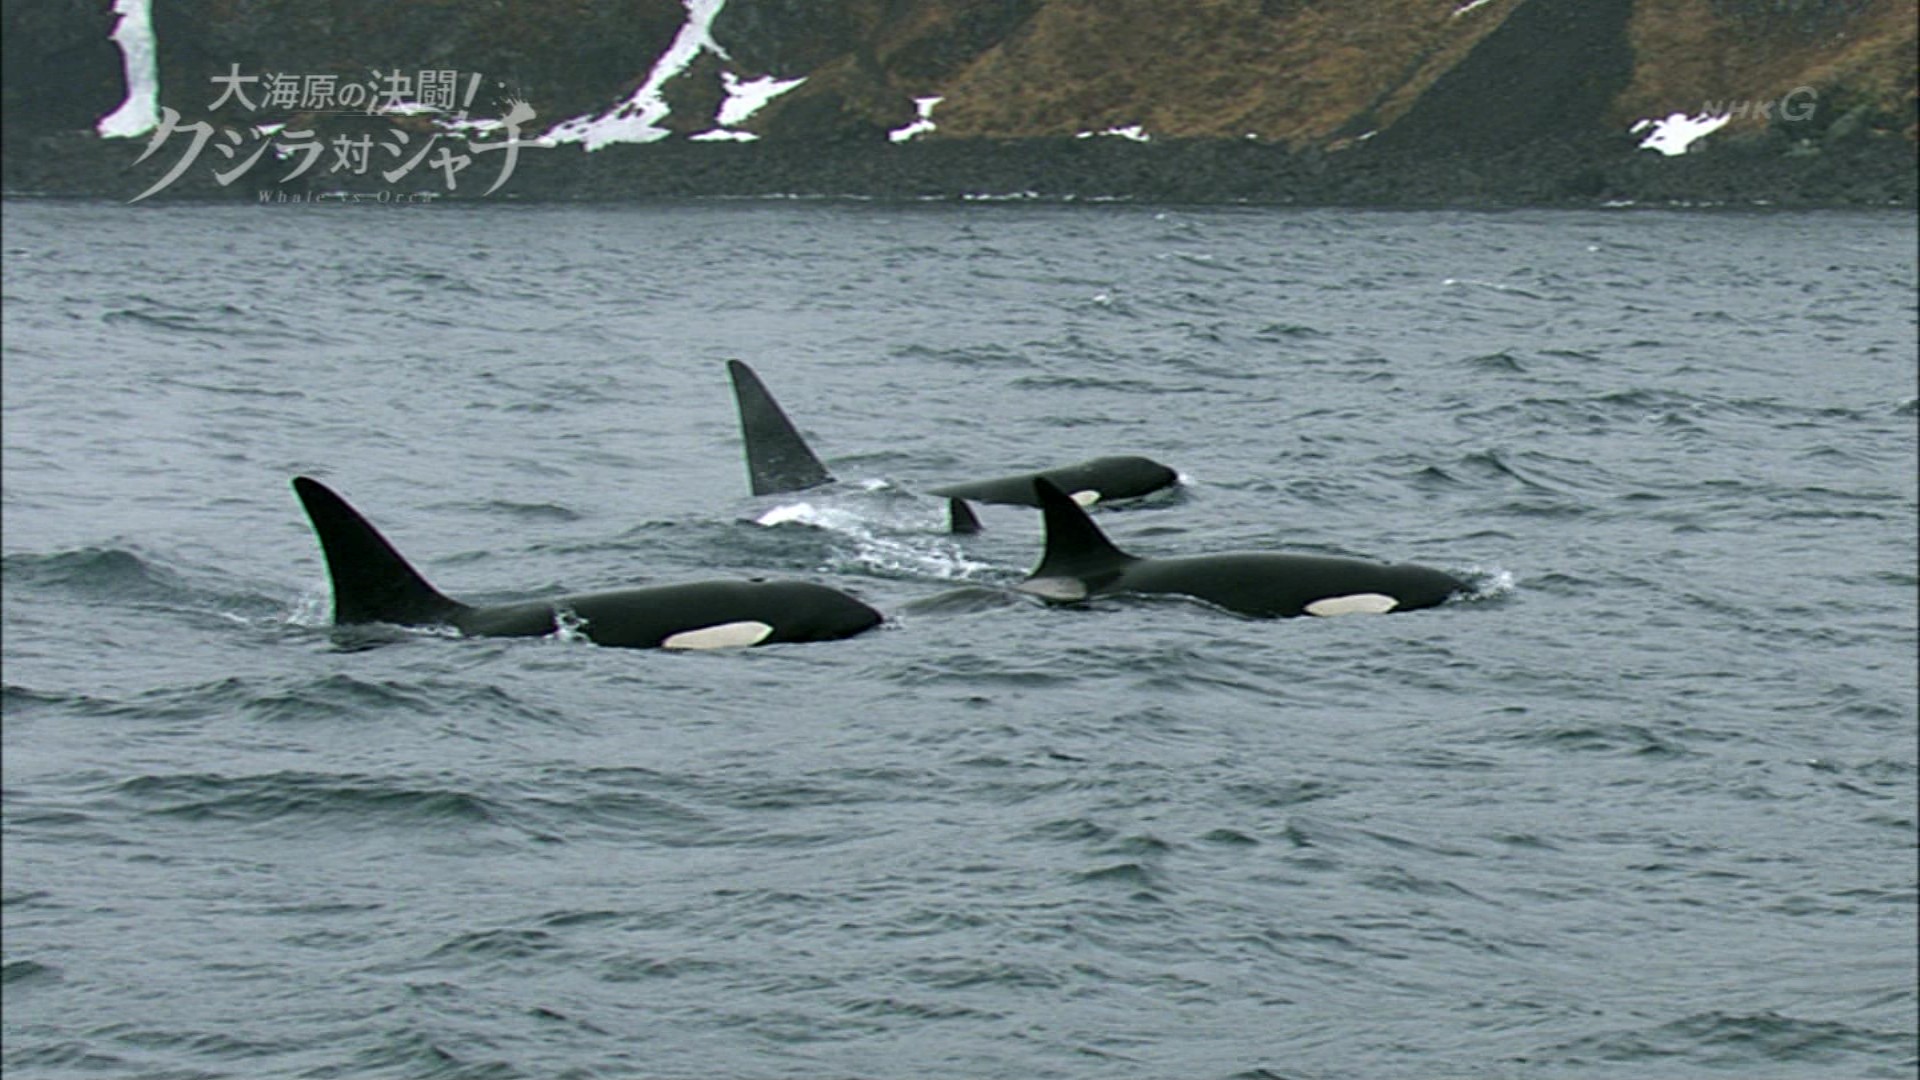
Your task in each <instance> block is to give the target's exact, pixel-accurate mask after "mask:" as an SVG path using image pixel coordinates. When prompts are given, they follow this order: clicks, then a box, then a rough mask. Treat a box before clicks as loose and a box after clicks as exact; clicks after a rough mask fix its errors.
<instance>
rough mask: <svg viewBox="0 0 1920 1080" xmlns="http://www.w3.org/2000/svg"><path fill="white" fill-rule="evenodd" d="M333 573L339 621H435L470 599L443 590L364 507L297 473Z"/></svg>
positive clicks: (296, 480)
mask: <svg viewBox="0 0 1920 1080" xmlns="http://www.w3.org/2000/svg"><path fill="white" fill-rule="evenodd" d="M293 490H294V493H295V494H297V495H299V496H300V504H301V505H302V506H304V507H306V509H307V517H308V519H310V520H311V521H312V522H313V531H314V533H315V535H317V536H319V538H320V550H321V552H323V553H324V554H325V555H326V557H327V573H328V575H329V576H330V577H332V578H333V621H334V623H335V624H337V625H340V626H349V625H352V624H355V623H370V622H383V623H394V624H396V625H399V626H431V625H433V624H436V623H443V622H446V621H447V620H448V619H449V618H451V617H452V616H453V615H454V614H455V613H457V612H460V611H464V610H466V605H464V604H462V603H460V602H459V601H457V600H449V599H448V598H446V597H445V596H442V595H440V592H439V591H438V590H436V589H435V588H434V587H433V586H432V585H429V584H427V579H426V578H423V577H421V576H420V573H419V571H417V570H415V569H414V568H413V567H411V566H409V565H407V560H405V559H403V558H401V557H400V553H399V552H397V551H395V550H394V549H393V545H392V544H390V543H388V542H387V538H386V537H384V536H381V535H380V532H379V530H378V529H375V528H374V527H373V526H372V525H369V524H368V523H367V519H366V518H363V517H361V516H360V513H359V511H357V510H355V509H354V508H353V507H351V506H348V505H347V501H346V500H345V499H342V498H341V497H340V496H338V495H336V494H334V492H333V490H332V489H331V488H329V487H327V486H326V485H325V484H322V483H321V482H319V481H318V480H312V479H309V478H307V477H304V476H296V477H294V478H293Z"/></svg>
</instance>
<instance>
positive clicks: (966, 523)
mask: <svg viewBox="0 0 1920 1080" xmlns="http://www.w3.org/2000/svg"><path fill="white" fill-rule="evenodd" d="M947 522H948V525H949V528H948V530H947V531H949V532H951V533H953V534H954V535H955V536H972V535H973V534H974V533H977V532H979V531H980V518H979V515H977V514H975V513H974V512H973V507H971V506H969V505H967V500H965V499H948V500H947Z"/></svg>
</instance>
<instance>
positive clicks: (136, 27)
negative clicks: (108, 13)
mask: <svg viewBox="0 0 1920 1080" xmlns="http://www.w3.org/2000/svg"><path fill="white" fill-rule="evenodd" d="M150 2H151V0H114V4H113V10H114V11H115V12H117V13H118V14H119V16H120V21H119V22H118V23H116V24H115V25H114V28H113V34H112V35H111V36H112V38H113V41H114V43H115V44H117V45H119V46H120V55H121V57H122V58H123V61H124V64H125V69H126V73H127V100H125V101H123V102H121V103H120V107H119V108H117V109H115V110H113V111H112V112H111V113H108V114H107V115H106V116H103V117H101V118H100V122H99V123H98V124H97V125H95V127H94V130H95V131H98V132H99V133H100V137H101V138H103V139H131V138H134V137H136V136H139V135H145V134H146V133H147V132H149V131H152V130H153V129H154V128H155V127H157V126H158V125H159V123H160V61H159V58H158V55H157V52H156V50H155V49H154V44H153V12H152V9H151V7H150Z"/></svg>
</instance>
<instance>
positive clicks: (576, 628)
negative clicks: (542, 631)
mask: <svg viewBox="0 0 1920 1080" xmlns="http://www.w3.org/2000/svg"><path fill="white" fill-rule="evenodd" d="M547 640H548V641H558V642H561V643H562V644H567V645H583V644H585V645H590V644H592V643H593V639H592V638H591V637H588V636H587V620H585V619H583V618H581V617H580V613H579V612H577V611H575V610H573V609H572V608H570V607H567V606H566V605H564V604H555V605H554V606H553V633H551V634H548V635H547Z"/></svg>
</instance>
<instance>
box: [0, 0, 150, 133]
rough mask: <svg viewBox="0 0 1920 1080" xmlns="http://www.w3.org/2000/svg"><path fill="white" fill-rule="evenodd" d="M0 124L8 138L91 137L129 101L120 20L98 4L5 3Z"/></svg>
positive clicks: (68, 0) (95, 0) (65, 0)
mask: <svg viewBox="0 0 1920 1080" xmlns="http://www.w3.org/2000/svg"><path fill="white" fill-rule="evenodd" d="M0 17H3V18H4V20H5V23H6V36H5V37H4V38H0V64H3V65H4V66H3V67H0V70H4V72H5V82H4V87H3V88H0V110H3V111H0V124H4V126H5V130H6V135H7V139H8V140H9V141H12V140H14V139H17V138H19V137H21V136H25V135H36V134H41V133H44V132H49V131H85V130H91V129H92V127H93V125H94V123H95V122H96V121H98V120H99V119H100V118H101V117H102V116H105V115H106V114H108V113H110V112H112V111H113V110H114V109H116V108H118V107H119V106H120V102H121V101H123V100H124V99H125V98H126V96H127V86H126V78H125V74H124V65H123V63H122V60H121V56H120V48H119V46H117V45H115V44H114V43H113V42H112V41H111V40H109V39H108V35H109V34H111V33H113V28H114V25H115V24H116V23H117V22H119V16H117V15H115V14H114V13H113V7H112V5H111V4H107V3H102V2H100V0H5V4H4V6H3V7H0Z"/></svg>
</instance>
